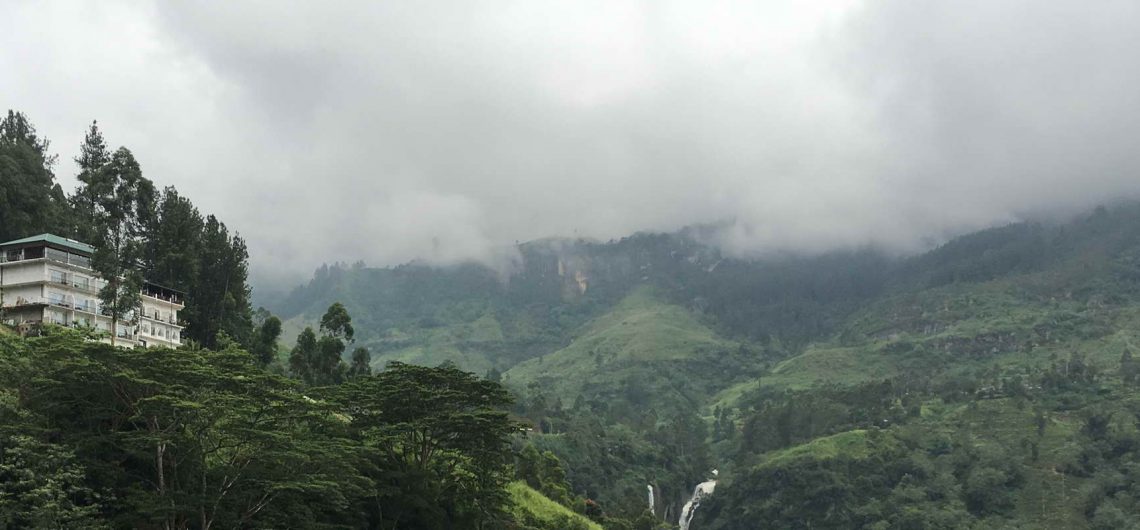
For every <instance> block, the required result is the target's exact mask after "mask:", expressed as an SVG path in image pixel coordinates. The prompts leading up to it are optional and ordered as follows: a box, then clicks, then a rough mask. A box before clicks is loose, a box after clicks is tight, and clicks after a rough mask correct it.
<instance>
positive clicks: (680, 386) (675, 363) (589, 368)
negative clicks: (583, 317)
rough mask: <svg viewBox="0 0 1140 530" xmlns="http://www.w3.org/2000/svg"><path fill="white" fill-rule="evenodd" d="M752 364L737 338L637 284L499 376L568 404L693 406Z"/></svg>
mask: <svg viewBox="0 0 1140 530" xmlns="http://www.w3.org/2000/svg"><path fill="white" fill-rule="evenodd" d="M752 362H753V359H752V358H751V356H750V355H749V352H748V351H747V350H746V349H742V348H741V344H740V343H738V342H735V341H731V340H726V339H724V338H721V337H720V336H718V335H717V334H716V333H715V332H714V331H713V330H711V329H710V328H709V327H707V326H706V325H704V324H702V323H701V322H700V321H698V319H697V318H696V316H694V315H693V314H692V313H691V312H689V311H687V310H686V309H684V308H681V307H678V306H676V305H672V304H670V303H668V302H667V301H666V300H664V299H663V298H662V297H661V296H660V295H659V294H658V293H656V292H655V291H654V289H652V288H650V287H640V288H638V289H636V290H635V291H633V292H632V293H631V294H630V295H629V296H627V297H626V298H624V299H623V300H622V301H621V302H619V303H618V304H617V305H616V306H615V307H614V308H613V309H612V310H611V311H609V312H608V313H605V314H604V315H601V316H599V317H597V318H595V319H594V320H592V321H591V322H590V323H588V324H587V325H585V326H584V327H583V328H582V330H581V331H580V333H579V334H578V335H577V336H576V337H575V338H574V339H573V341H572V342H571V343H570V345H569V346H567V347H565V348H562V349H560V350H558V351H556V352H554V353H551V354H549V355H543V356H540V357H537V358H535V359H531V360H529V361H526V362H523V363H521V364H519V365H517V366H515V367H514V368H512V369H510V370H509V371H507V372H506V374H505V378H506V381H507V382H508V384H510V385H512V386H516V387H525V386H526V385H528V384H537V385H539V386H540V387H542V389H543V390H544V391H545V392H546V393H547V394H548V395H550V396H552V397H557V398H558V399H560V400H561V401H562V402H563V403H565V404H567V405H569V404H570V403H573V402H574V401H575V400H577V399H579V396H582V398H584V399H599V398H600V399H619V398H622V397H625V396H628V397H629V398H630V399H629V400H630V402H631V403H630V404H631V405H634V406H645V407H657V408H659V409H666V408H669V407H674V408H676V407H680V408H687V409H690V410H695V409H697V408H699V407H700V406H702V405H703V404H704V402H705V400H706V399H707V396H708V395H709V394H711V393H715V392H716V391H718V390H719V389H721V388H723V387H725V386H728V385H730V384H731V383H732V382H733V381H735V380H738V379H739V378H742V377H746V376H747V374H748V373H750V372H755V369H754V368H752V367H751V364H752ZM662 412H664V410H662Z"/></svg>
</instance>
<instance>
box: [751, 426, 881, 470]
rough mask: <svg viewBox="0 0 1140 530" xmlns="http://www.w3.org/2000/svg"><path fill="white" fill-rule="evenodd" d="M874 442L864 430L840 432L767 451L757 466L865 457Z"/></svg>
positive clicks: (869, 452)
mask: <svg viewBox="0 0 1140 530" xmlns="http://www.w3.org/2000/svg"><path fill="white" fill-rule="evenodd" d="M884 439H886V438H884ZM874 443H875V442H874V441H872V440H871V439H870V436H868V432H867V431H866V430H863V429H857V430H854V431H846V432H841V433H838V434H833V435H831V436H824V437H822V438H816V439H814V440H812V441H810V442H808V443H805V444H801V445H796V446H793V447H789V448H787V449H781V450H779V451H773V452H771V453H768V454H767V455H766V456H765V457H764V460H763V461H761V462H760V464H759V466H758V467H776V466H782V465H787V464H790V463H793V462H796V461H800V460H830V459H832V458H837V457H840V456H843V457H846V458H856V459H858V458H866V457H867V456H868V455H870V454H871V451H872V448H873V444H874Z"/></svg>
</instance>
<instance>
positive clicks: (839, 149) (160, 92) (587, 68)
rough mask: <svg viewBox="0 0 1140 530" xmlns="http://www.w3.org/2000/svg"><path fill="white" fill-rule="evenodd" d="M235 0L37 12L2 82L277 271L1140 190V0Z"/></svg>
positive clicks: (766, 229)
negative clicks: (232, 233) (207, 217)
mask: <svg viewBox="0 0 1140 530" xmlns="http://www.w3.org/2000/svg"><path fill="white" fill-rule="evenodd" d="M224 11H225V13H224V16H219V15H220V14H219V13H217V12H216V11H215V9H214V7H212V6H207V5H200V4H197V3H185V2H161V3H150V4H148V3H141V4H139V3H129V2H101V3H99V4H98V5H87V6H81V7H76V8H70V7H67V8H65V7H63V6H59V5H57V6H54V7H47V8H41V7H40V6H36V5H33V4H30V3H24V2H17V3H16V4H14V5H13V6H11V9H9V10H8V12H7V13H6V16H5V17H4V20H3V21H0V49H2V50H4V51H3V52H0V65H3V66H4V68H6V69H7V71H8V72H9V75H5V76H0V92H3V93H4V94H6V95H7V96H8V99H9V100H10V105H12V106H13V107H16V108H21V109H23V110H24V111H26V112H27V113H28V114H29V115H32V116H35V117H36V119H37V124H38V126H39V128H40V131H41V133H43V134H44V135H46V136H47V137H49V138H51V139H52V140H53V142H54V144H53V145H54V146H57V147H59V148H60V149H62V150H63V151H62V152H67V151H68V150H70V149H71V148H72V146H76V145H79V143H80V140H81V135H82V133H83V124H84V123H86V122H87V121H89V120H90V119H93V118H97V119H99V120H100V123H101V124H102V125H103V127H104V129H105V130H107V131H111V132H113V133H114V134H115V136H116V138H118V139H119V140H118V141H120V142H122V143H124V144H126V145H130V146H132V148H133V149H134V150H135V151H136V152H138V153H139V158H140V163H141V164H142V166H143V167H144V168H145V169H146V170H147V171H148V173H150V174H154V175H162V179H163V181H165V182H169V183H170V184H172V185H175V186H177V187H178V189H180V190H182V192H183V193H184V194H186V195H187V196H189V197H191V198H192V199H193V200H194V201H195V202H196V203H198V204H202V206H203V208H205V209H206V210H209V211H225V212H227V216H228V218H230V219H231V221H230V224H231V226H232V227H234V228H235V229H236V230H238V231H240V233H241V234H242V235H243V236H244V237H245V239H246V240H248V241H249V242H250V252H251V257H252V258H253V259H252V260H251V266H252V269H251V273H252V277H253V278H255V279H256V281H257V284H258V285H259V286H260V288H262V289H267V288H269V287H271V286H273V285H276V284H279V283H284V284H287V285H290V286H291V285H295V284H296V283H297V282H298V281H300V280H301V279H303V278H304V277H306V276H308V274H309V273H310V272H311V271H312V270H313V269H315V268H316V267H317V266H319V265H320V264H321V263H333V262H338V261H344V262H349V263H351V262H353V261H356V260H364V261H365V262H367V263H369V264H373V265H377V266H385V265H395V264H399V263H404V262H407V261H411V260H414V259H424V260H428V261H430V262H433V263H455V262H459V261H464V260H469V259H475V260H484V261H492V260H495V259H497V255H498V252H499V250H498V249H502V248H510V247H511V246H513V244H514V243H515V242H516V241H530V240H535V239H538V238H542V237H548V236H560V237H570V238H576V237H590V238H596V239H600V240H608V239H611V238H619V237H623V236H626V235H628V234H632V233H634V232H637V231H656V232H660V231H664V232H671V231H675V230H678V229H680V228H681V227H683V226H688V225H693V224H698V223H708V222H719V221H722V220H725V219H733V220H735V224H734V225H732V226H733V228H732V229H731V230H730V231H728V232H727V233H726V235H725V237H724V238H723V241H724V244H723V247H724V249H726V251H728V252H731V253H736V254H740V255H759V254H764V253H769V252H773V251H787V250H790V251H808V252H824V251H828V250H833V249H836V248H854V247H859V246H863V245H867V244H875V245H880V246H883V247H885V248H890V249H894V250H896V251H904V252H915V251H919V250H923V249H926V248H929V247H931V246H933V245H935V244H938V243H940V242H942V241H945V240H946V239H948V238H949V237H952V236H954V235H959V234H963V233H966V232H969V231H972V230H977V229H981V228H985V227H988V226H994V225H1000V224H1004V223H1006V222H1011V221H1017V220H1023V219H1027V218H1029V217H1032V216H1035V215H1044V214H1050V213H1052V212H1058V211H1063V212H1066V213H1075V212H1078V211H1082V210H1085V209H1088V208H1091V207H1092V206H1094V205H1096V204H1100V203H1105V202H1109V201H1111V200H1113V199H1114V198H1118V197H1136V195H1137V191H1138V189H1137V187H1138V184H1137V182H1138V181H1140V179H1137V178H1136V175H1137V170H1138V169H1140V164H1138V160H1137V156H1138V155H1137V154H1136V150H1135V149H1134V148H1133V147H1132V145H1131V139H1133V138H1135V137H1137V133H1138V132H1140V131H1138V130H1137V127H1138V125H1137V123H1136V121H1135V120H1132V119H1130V118H1129V117H1130V116H1132V115H1135V114H1136V113H1137V111H1138V110H1140V109H1138V106H1140V100H1138V99H1137V96H1136V94H1137V93H1140V90H1137V88H1138V85H1140V83H1137V78H1136V76H1137V74H1136V72H1138V71H1140V68H1138V67H1137V66H1138V65H1137V57H1136V54H1134V53H1128V50H1132V49H1136V48H1137V47H1140V42H1137V39H1140V37H1138V35H1140V32H1138V31H1136V28H1137V26H1138V24H1140V13H1138V12H1137V7H1136V6H1135V4H1134V3H1133V2H1126V1H1109V2H1098V3H1097V4H1096V5H1095V6H1089V5H1088V4H1087V3H1084V2H1075V1H1067V0H1065V1H1055V2H1048V3H1047V4H1045V5H1039V4H1038V3H1036V2H1026V1H1010V2H996V3H995V2H986V1H981V0H977V1H973V0H972V1H969V2H965V3H961V2H956V3H954V4H953V5H944V4H942V3H939V2H933V1H927V0H923V1H919V2H914V1H905V0H877V1H869V2H856V1H848V0H821V1H817V2H806V3H805V2H798V3H797V4H796V6H795V7H794V8H793V7H791V6H781V5H777V4H772V3H759V4H758V3H753V2H726V3H719V4H717V5H716V6H708V5H695V4H688V3H685V2H653V3H639V2H632V1H631V2H585V3H582V2H571V3H566V2H509V3H507V4H494V5H492V4H482V3H475V4H465V5H455V4H454V3H452V2H442V1H441V2H426V3H420V4H419V5H417V8H416V9H405V8H403V7H399V6H394V5H368V6H361V5H358V4H356V3H350V2H331V3H322V4H321V5H319V6H317V5H309V4H304V3H293V4H287V5H284V6H283V5H280V4H276V3H274V4H264V3H256V2H255V3H251V4H246V5H242V6H227V8H226V9H225V10H224ZM49 21H50V22H49ZM74 86H83V87H84V90H82V91H76V90H72V89H71V87H74ZM84 117H86V118H84ZM59 171H60V173H61V176H62V175H69V174H70V172H71V168H69V167H66V164H65V165H64V166H63V167H60V168H59ZM64 187H65V188H70V186H64Z"/></svg>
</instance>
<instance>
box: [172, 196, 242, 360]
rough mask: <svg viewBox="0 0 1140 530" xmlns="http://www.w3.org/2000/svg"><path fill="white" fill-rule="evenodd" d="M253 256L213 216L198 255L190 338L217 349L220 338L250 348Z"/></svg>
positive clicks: (190, 291)
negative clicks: (251, 258)
mask: <svg viewBox="0 0 1140 530" xmlns="http://www.w3.org/2000/svg"><path fill="white" fill-rule="evenodd" d="M248 261H249V252H248V251H247V249H246V246H245V240H243V239H242V238H241V237H239V236H237V235H234V236H231V235H230V233H229V230H228V229H227V228H226V225H225V224H224V223H222V222H221V221H219V220H218V219H217V217H214V216H213V215H209V216H207V217H206V222H205V225H204V227H203V230H202V237H201V251H200V252H199V253H198V263H199V266H198V271H199V274H198V282H197V284H196V285H194V287H193V288H191V289H188V292H187V309H188V310H189V311H188V317H189V318H187V324H188V326H187V330H186V333H187V335H189V336H190V338H192V339H194V340H196V341H198V342H199V343H201V344H202V345H204V346H206V347H208V348H213V347H216V346H217V344H218V334H219V333H221V332H224V333H225V334H226V335H228V336H230V337H232V338H233V339H235V340H237V341H238V342H239V343H240V344H243V345H247V346H248V345H249V344H250V343H251V338H252V335H253V308H252V306H251V304H250V288H249V285H248V284H247V281H248V275H249V264H248Z"/></svg>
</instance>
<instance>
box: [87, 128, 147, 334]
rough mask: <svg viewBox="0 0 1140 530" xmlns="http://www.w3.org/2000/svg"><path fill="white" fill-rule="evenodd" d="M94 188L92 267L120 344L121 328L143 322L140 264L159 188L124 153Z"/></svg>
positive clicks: (115, 156)
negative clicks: (95, 233)
mask: <svg viewBox="0 0 1140 530" xmlns="http://www.w3.org/2000/svg"><path fill="white" fill-rule="evenodd" d="M88 188H89V190H88V191H89V192H90V193H91V196H92V200H93V203H94V205H95V227H96V229H97V230H98V236H97V238H96V239H95V255H94V257H93V258H92V260H91V266H92V268H94V269H95V270H96V271H98V272H99V275H100V276H102V277H103V279H104V280H105V281H106V284H105V285H104V286H103V288H102V289H100V290H99V301H100V302H101V304H100V305H101V310H102V312H103V313H104V314H106V315H108V316H110V317H111V343H112V344H114V342H115V337H116V336H117V335H118V325H119V323H120V322H122V321H124V320H125V319H133V318H135V317H137V311H136V309H137V308H138V305H139V291H140V290H141V289H142V284H143V277H142V272H141V271H140V270H139V268H138V263H139V260H140V259H141V258H142V245H143V242H142V236H143V229H144V227H145V226H146V225H147V223H148V222H149V220H150V216H151V214H152V209H153V204H154V185H153V184H152V183H151V182H150V181H149V180H147V179H145V178H144V177H143V176H142V170H141V169H140V168H139V164H138V162H136V161H135V158H134V156H133V155H132V154H131V152H130V151H129V150H127V149H126V148H119V150H118V151H115V153H114V154H113V155H111V159H110V161H109V162H108V163H107V165H106V166H105V167H104V169H103V171H100V172H99V173H98V174H97V179H96V181H95V182H93V183H92V184H90V185H88Z"/></svg>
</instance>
